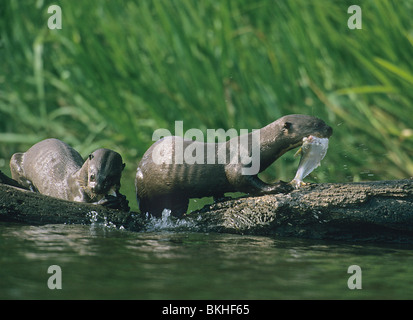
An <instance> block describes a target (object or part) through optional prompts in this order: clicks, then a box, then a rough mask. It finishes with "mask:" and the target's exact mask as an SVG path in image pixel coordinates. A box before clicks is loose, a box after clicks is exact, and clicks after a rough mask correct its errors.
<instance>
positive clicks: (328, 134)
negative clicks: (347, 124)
mask: <svg viewBox="0 0 413 320" xmlns="http://www.w3.org/2000/svg"><path fill="white" fill-rule="evenodd" d="M326 126H327V129H326V134H327V137H326V138H330V137H331V135H332V134H333V128H332V127H330V126H328V125H326Z"/></svg>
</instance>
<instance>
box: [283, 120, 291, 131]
mask: <svg viewBox="0 0 413 320" xmlns="http://www.w3.org/2000/svg"><path fill="white" fill-rule="evenodd" d="M292 125H293V124H292V123H291V122H285V123H284V129H287V130H288V129H290V128H291V126H292Z"/></svg>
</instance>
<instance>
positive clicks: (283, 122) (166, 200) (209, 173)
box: [135, 114, 333, 217]
mask: <svg viewBox="0 0 413 320" xmlns="http://www.w3.org/2000/svg"><path fill="white" fill-rule="evenodd" d="M332 132H333V130H332V128H331V127H330V126H328V125H327V124H326V123H325V122H324V121H323V120H320V119H318V118H316V117H313V116H308V115H299V114H293V115H287V116H284V117H282V118H280V119H278V120H276V121H274V122H273V123H271V124H269V125H267V126H266V127H264V128H262V129H260V130H259V133H260V136H259V170H258V172H262V171H263V170H265V169H266V168H267V167H268V166H269V165H270V164H272V163H273V162H274V161H275V160H277V159H278V158H279V157H280V156H281V155H283V154H284V153H285V152H287V151H289V150H291V149H293V148H296V147H298V146H300V145H301V144H302V143H303V138H304V137H307V136H310V135H313V136H316V137H320V138H328V137H330V136H331V134H332ZM252 134H253V133H249V134H248V138H249V140H248V141H249V144H248V152H249V155H251V150H252V149H251V141H252ZM234 139H236V140H235V141H234ZM231 142H237V143H239V142H240V137H235V138H232V139H230V140H228V141H227V142H224V144H225V146H224V145H223V143H221V144H220V143H215V144H211V143H203V142H197V141H192V140H184V139H183V138H181V137H177V136H168V137H165V138H163V139H161V140H158V141H157V142H155V143H154V144H153V145H152V146H151V147H150V148H149V149H148V150H147V151H146V152H145V154H144V155H143V157H142V159H141V161H140V163H139V165H138V168H137V172H136V179H135V187H136V195H137V200H138V203H139V208H140V210H141V212H142V213H146V212H148V213H149V214H151V215H154V216H161V214H162V211H163V209H165V208H167V209H170V210H171V213H172V214H173V215H175V216H177V217H181V216H182V215H183V214H184V213H186V211H187V208H188V202H189V199H190V198H201V197H207V196H213V197H214V198H219V197H223V195H224V193H226V192H236V191H240V192H245V193H248V194H252V195H261V194H269V193H280V192H285V191H289V190H291V188H292V187H291V185H289V184H287V183H285V182H282V181H280V182H278V183H275V184H267V183H265V182H263V181H262V180H260V179H259V178H258V176H257V174H258V172H256V173H255V174H244V173H243V170H244V169H245V168H246V165H245V164H244V163H243V162H242V161H238V162H237V163H233V162H231V161H230V156H229V151H228V150H231V147H230V145H231ZM177 146H179V148H177ZM223 146H224V147H226V150H227V157H226V158H225V159H226V162H225V163H222V162H221V163H220V162H219V161H218V157H219V150H221V148H222V147H223ZM188 147H190V148H191V149H193V150H199V149H197V147H198V148H199V147H201V148H203V149H204V150H205V153H204V155H205V157H206V156H207V150H211V148H212V150H215V158H216V160H217V161H215V164H210V163H207V161H204V162H203V163H202V164H200V163H192V164H188V163H185V162H183V163H181V162H179V163H176V161H175V159H177V158H176V153H177V150H178V152H185V150H186V149H187V148H188ZM155 152H156V153H157V154H156V155H155ZM154 155H155V156H154ZM159 155H161V156H162V158H163V159H165V160H169V161H164V162H163V163H157V162H158V161H157V159H156V156H159ZM239 160H240V159H239ZM170 161H172V162H170ZM244 172H245V171H244Z"/></svg>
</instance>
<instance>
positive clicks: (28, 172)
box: [10, 139, 129, 211]
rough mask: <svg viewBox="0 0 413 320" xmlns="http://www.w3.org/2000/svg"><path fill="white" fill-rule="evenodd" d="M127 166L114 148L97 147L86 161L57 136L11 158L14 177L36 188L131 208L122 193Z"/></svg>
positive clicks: (54, 193) (23, 184)
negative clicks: (124, 171) (122, 181)
mask: <svg viewBox="0 0 413 320" xmlns="http://www.w3.org/2000/svg"><path fill="white" fill-rule="evenodd" d="M124 167H125V164H124V163H123V162H122V157H121V156H120V154H119V153H117V152H115V151H112V150H108V149H98V150H96V151H94V152H93V153H91V154H90V155H89V156H88V157H87V159H86V161H83V159H82V157H81V155H80V154H79V153H78V152H77V151H76V150H75V149H73V148H72V147H70V146H69V145H67V144H66V143H64V142H63V141H60V140H57V139H46V140H43V141H40V142H39V143H36V144H35V145H33V146H32V147H31V148H30V149H29V150H27V151H26V152H25V153H15V154H14V155H13V156H12V157H11V160H10V169H11V174H12V178H13V179H14V180H16V181H17V182H18V183H20V184H21V185H22V186H23V187H26V188H28V189H30V190H32V191H34V192H39V193H41V194H44V195H47V196H51V197H55V198H60V199H65V200H70V201H77V202H88V203H95V204H102V205H105V206H108V207H111V208H117V209H122V210H124V211H129V206H128V201H127V200H126V197H125V196H123V195H121V194H120V193H119V188H120V178H121V175H122V171H123V169H124Z"/></svg>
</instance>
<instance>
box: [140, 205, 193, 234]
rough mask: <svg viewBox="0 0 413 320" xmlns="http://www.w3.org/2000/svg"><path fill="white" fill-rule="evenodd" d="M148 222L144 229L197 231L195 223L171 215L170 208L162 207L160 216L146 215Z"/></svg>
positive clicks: (150, 230)
mask: <svg viewBox="0 0 413 320" xmlns="http://www.w3.org/2000/svg"><path fill="white" fill-rule="evenodd" d="M147 217H148V219H149V222H148V223H147V225H146V228H145V231H149V232H153V231H198V227H197V224H196V223H195V222H194V221H193V220H191V219H185V218H183V219H178V218H176V217H174V216H172V215H171V210H169V209H164V210H163V211H162V217H161V218H156V217H153V216H149V215H148V216H147Z"/></svg>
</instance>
